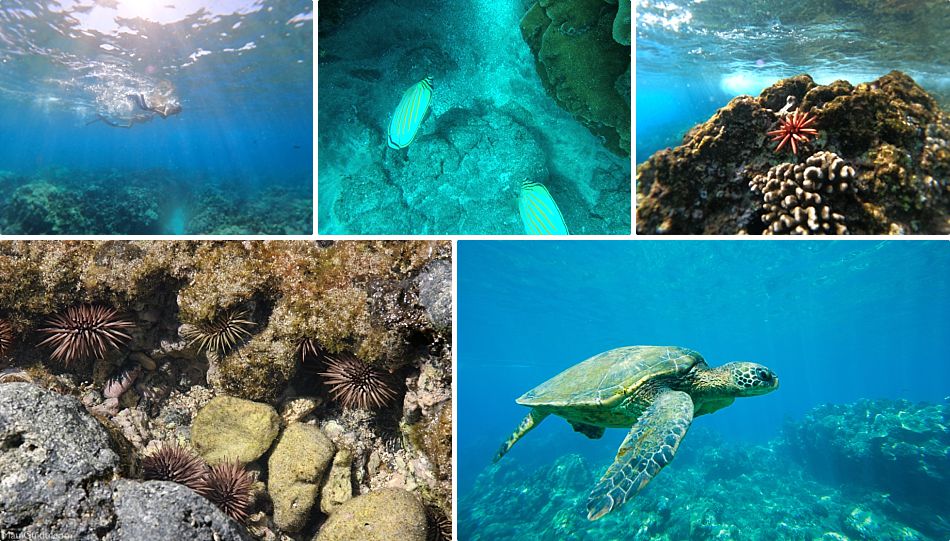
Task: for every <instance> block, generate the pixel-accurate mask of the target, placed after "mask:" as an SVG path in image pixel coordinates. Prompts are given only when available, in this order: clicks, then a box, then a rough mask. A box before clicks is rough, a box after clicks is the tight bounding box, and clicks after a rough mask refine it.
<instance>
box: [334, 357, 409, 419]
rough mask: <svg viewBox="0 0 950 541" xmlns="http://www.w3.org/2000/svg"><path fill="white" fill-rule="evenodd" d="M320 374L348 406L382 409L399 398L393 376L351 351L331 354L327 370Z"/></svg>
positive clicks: (341, 401)
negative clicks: (367, 362) (365, 361)
mask: <svg viewBox="0 0 950 541" xmlns="http://www.w3.org/2000/svg"><path fill="white" fill-rule="evenodd" d="M320 375H321V376H324V377H325V378H326V379H325V382H326V383H327V385H329V386H330V394H331V395H333V398H334V399H335V400H337V401H339V402H340V403H341V404H343V407H346V408H362V409H379V408H382V407H384V406H386V405H388V404H390V403H392V402H393V400H395V399H396V390H395V385H394V383H393V381H392V379H391V378H390V376H389V375H388V374H386V373H384V372H382V371H381V370H379V369H377V368H374V367H372V366H370V365H368V364H366V363H364V362H363V361H361V360H360V359H358V358H357V357H356V356H355V355H353V354H350V353H342V354H339V355H336V356H334V357H327V371H326V372H321V373H320Z"/></svg>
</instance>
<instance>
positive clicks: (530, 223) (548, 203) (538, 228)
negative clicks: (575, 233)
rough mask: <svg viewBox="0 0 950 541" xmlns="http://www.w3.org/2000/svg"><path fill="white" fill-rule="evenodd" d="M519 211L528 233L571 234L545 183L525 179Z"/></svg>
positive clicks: (522, 184) (522, 185) (525, 230)
mask: <svg viewBox="0 0 950 541" xmlns="http://www.w3.org/2000/svg"><path fill="white" fill-rule="evenodd" d="M518 211H519V212H520V213H521V222H522V223H524V232H525V234H527V235H570V234H571V233H570V231H568V230H567V224H565V223H564V217H563V216H561V210H560V209H559V208H557V203H555V202H554V198H553V197H551V192H549V191H548V189H547V188H545V187H544V185H543V184H538V183H537V182H531V181H528V180H525V181H524V182H522V183H521V197H520V198H519V199H518Z"/></svg>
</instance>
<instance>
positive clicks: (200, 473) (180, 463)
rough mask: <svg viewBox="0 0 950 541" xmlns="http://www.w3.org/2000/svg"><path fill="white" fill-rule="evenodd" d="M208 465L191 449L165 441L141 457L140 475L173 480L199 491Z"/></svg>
mask: <svg viewBox="0 0 950 541" xmlns="http://www.w3.org/2000/svg"><path fill="white" fill-rule="evenodd" d="M207 474H208V466H206V465H205V463H204V461H203V460H201V459H200V458H198V457H197V456H195V455H193V454H192V453H191V451H189V450H187V449H185V448H184V447H180V446H179V445H178V444H177V443H165V444H162V446H161V447H159V448H158V450H156V451H155V452H154V453H152V454H150V455H148V456H146V457H145V458H143V459H142V476H143V477H144V478H145V479H146V480H158V481H173V482H175V483H178V484H181V485H185V486H186V487H188V488H190V489H191V490H194V491H195V492H201V491H202V490H204V488H205V486H206V483H205V480H204V479H205V475H207Z"/></svg>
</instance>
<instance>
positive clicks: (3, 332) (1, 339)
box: [0, 319, 13, 357]
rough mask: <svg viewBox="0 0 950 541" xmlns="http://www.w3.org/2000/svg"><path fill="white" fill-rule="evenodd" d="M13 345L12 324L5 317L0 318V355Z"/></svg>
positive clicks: (4, 353)
mask: <svg viewBox="0 0 950 541" xmlns="http://www.w3.org/2000/svg"><path fill="white" fill-rule="evenodd" d="M12 345H13V326H12V325H10V322H9V321H7V320H5V319H0V357H3V356H4V355H6V354H7V351H10V346H12Z"/></svg>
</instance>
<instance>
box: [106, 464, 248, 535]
mask: <svg viewBox="0 0 950 541" xmlns="http://www.w3.org/2000/svg"><path fill="white" fill-rule="evenodd" d="M112 489H113V501H114V504H115V514H116V519H117V520H116V526H115V530H114V531H113V532H112V537H111V539H114V540H115V541H140V540H143V539H196V540H207V541H212V540H214V541H216V540H219V539H228V540H242V541H251V540H253V537H251V535H250V534H248V533H247V530H245V529H244V527H242V526H241V525H239V524H238V523H237V522H235V521H234V520H232V519H231V518H230V517H228V516H227V515H225V514H224V513H223V512H222V511H221V510H219V509H218V508H217V507H215V506H214V504H212V503H211V502H209V501H208V500H206V499H205V498H203V497H201V496H199V495H198V494H197V493H195V492H194V491H192V490H191V489H189V488H187V487H185V486H184V485H179V484H177V483H172V482H169V481H146V482H144V483H142V482H138V481H130V480H127V479H120V480H118V481H115V482H114V483H112Z"/></svg>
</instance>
